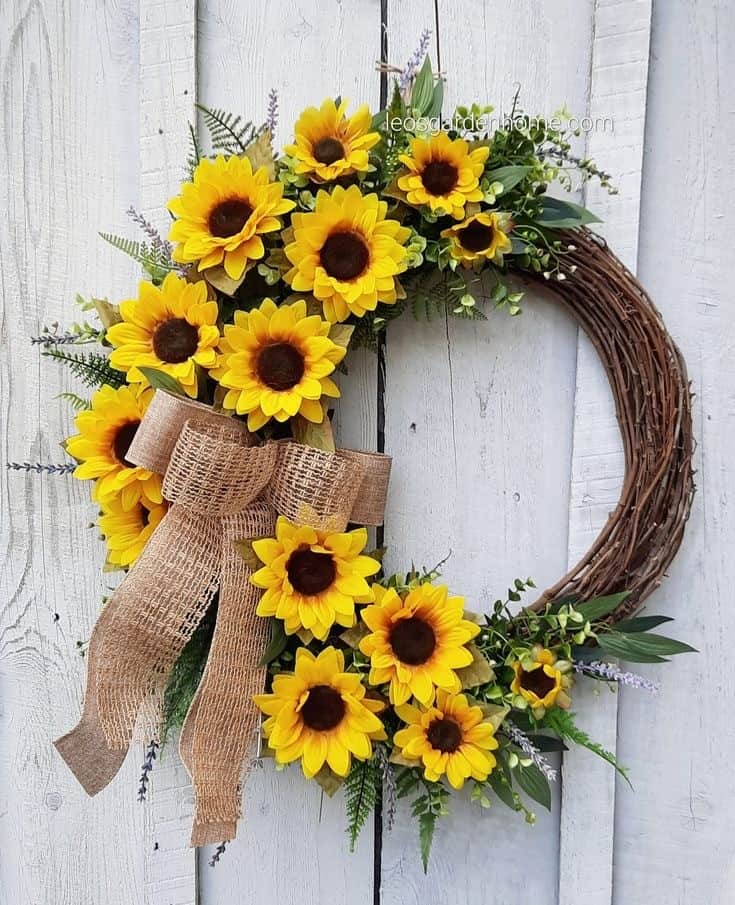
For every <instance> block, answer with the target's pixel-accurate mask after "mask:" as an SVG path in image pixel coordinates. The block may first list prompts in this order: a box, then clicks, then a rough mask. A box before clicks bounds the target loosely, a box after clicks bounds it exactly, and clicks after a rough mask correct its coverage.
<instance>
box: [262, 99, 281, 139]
mask: <svg viewBox="0 0 735 905" xmlns="http://www.w3.org/2000/svg"><path fill="white" fill-rule="evenodd" d="M265 124H266V127H267V128H268V130H269V131H270V133H271V135H275V132H276V126H277V125H278V92H277V91H276V89H275V88H271V90H270V91H269V92H268V114H267V116H266V118H265Z"/></svg>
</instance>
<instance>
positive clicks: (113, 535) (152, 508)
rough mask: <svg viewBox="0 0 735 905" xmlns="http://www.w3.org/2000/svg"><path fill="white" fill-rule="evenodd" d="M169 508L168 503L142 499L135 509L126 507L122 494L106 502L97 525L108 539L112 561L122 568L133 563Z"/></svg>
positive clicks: (109, 557)
mask: <svg viewBox="0 0 735 905" xmlns="http://www.w3.org/2000/svg"><path fill="white" fill-rule="evenodd" d="M167 508H168V507H167V505H166V503H165V502H164V503H159V504H156V505H154V504H149V503H145V502H143V501H142V500H139V501H138V502H137V503H136V504H135V505H134V506H133V507H132V508H131V509H123V505H122V501H121V500H120V497H112V498H111V499H110V500H109V501H108V502H106V503H103V504H102V512H101V514H100V517H99V519H98V521H97V525H98V527H99V529H100V531H101V532H102V535H103V536H104V538H105V541H106V542H107V561H108V563H110V564H111V565H115V566H120V568H122V569H126V568H127V567H128V566H132V565H133V563H134V562H135V561H136V560H137V559H138V557H139V556H140V554H141V553H142V552H143V547H145V545H146V544H147V543H148V539H149V538H150V536H151V534H153V532H154V530H155V528H156V526H157V525H158V524H159V522H160V521H161V519H162V518H163V516H164V515H165V514H166V509H167Z"/></svg>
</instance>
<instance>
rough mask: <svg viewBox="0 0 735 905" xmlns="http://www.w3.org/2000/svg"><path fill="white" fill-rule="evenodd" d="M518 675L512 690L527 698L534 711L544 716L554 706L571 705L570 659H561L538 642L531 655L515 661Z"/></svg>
mask: <svg viewBox="0 0 735 905" xmlns="http://www.w3.org/2000/svg"><path fill="white" fill-rule="evenodd" d="M512 666H513V672H514V673H515V678H514V679H513V681H512V682H511V685H510V690H511V691H512V692H513V694H515V695H518V696H519V697H520V698H522V701H521V702H520V703H522V702H523V701H526V702H527V704H528V706H529V707H530V708H531V710H532V712H533V715H534V716H535V717H536V718H537V719H541V717H542V716H543V715H544V713H545V712H546V711H547V710H548V709H549V708H550V707H561V708H562V709H564V710H566V709H567V708H568V707H569V706H570V705H571V698H570V697H569V695H568V694H567V689H568V688H569V687H571V684H572V683H571V677H570V676H568V675H567V672H568V669H567V666H568V664H567V661H560V660H558V658H557V656H556V654H555V653H554V652H553V651H550V650H549V649H548V648H546V647H541V646H540V645H534V647H533V648H532V649H531V652H530V654H529V656H528V657H526V658H524V659H523V660H516V661H515V662H514V663H513V664H512Z"/></svg>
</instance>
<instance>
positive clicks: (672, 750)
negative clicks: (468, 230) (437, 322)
mask: <svg viewBox="0 0 735 905" xmlns="http://www.w3.org/2000/svg"><path fill="white" fill-rule="evenodd" d="M734 41H735V16H734V15H733V8H732V4H729V3H725V4H710V3H697V4H692V3H687V2H682V0H675V2H670V3H667V4H665V5H663V4H659V3H656V4H654V7H653V26H652V35H651V75H650V83H649V92H648V115H647V126H646V152H645V157H644V167H643V177H644V178H643V196H642V209H641V239H640V252H639V275H640V277H641V279H642V280H643V282H644V284H645V285H646V286H647V287H648V289H649V290H650V291H651V293H652V296H653V298H654V299H655V300H656V302H657V304H658V305H659V307H660V308H661V310H662V313H663V316H664V318H665V320H666V323H667V326H668V328H669V329H670V331H671V332H672V334H673V336H674V337H675V338H676V339H677V341H678V342H679V344H680V346H681V348H682V350H683V352H684V355H685V356H686V359H687V362H688V365H689V376H690V378H691V380H692V384H693V390H694V392H695V393H696V399H695V433H696V436H697V440H698V443H699V446H698V451H697V461H696V464H695V468H696V469H697V484H698V495H697V497H696V498H695V507H694V511H693V513H692V518H691V520H690V524H689V527H688V531H687V534H686V536H685V538H684V544H683V547H682V550H681V552H680V554H679V556H678V558H677V559H676V561H675V562H674V564H673V566H672V568H671V570H670V577H669V579H668V581H666V582H665V583H664V585H663V586H662V588H661V589H660V591H659V593H657V595H656V597H655V598H654V599H653V600H652V602H651V604H650V605H649V610H651V611H653V612H664V613H667V614H668V615H670V616H674V617H676V622H675V623H674V625H673V631H672V633H673V634H676V636H677V637H680V638H684V639H686V640H689V641H691V642H692V643H693V644H694V645H695V646H696V647H698V648H699V650H700V653H699V654H693V655H688V656H686V657H681V658H676V659H674V660H673V661H672V662H671V663H669V664H667V665H665V666H660V667H641V669H640V671H641V672H644V673H645V674H646V675H648V676H649V677H651V678H656V679H659V680H660V681H661V683H662V688H661V692H660V693H659V695H658V696H656V697H655V698H654V699H653V700H651V699H650V698H648V697H647V696H645V695H644V694H643V693H641V692H636V691H634V690H633V689H630V690H627V689H626V691H625V693H624V694H623V695H622V696H621V701H620V736H619V740H618V753H619V755H620V758H621V760H622V761H623V763H625V764H627V765H628V766H629V767H630V769H631V775H632V777H633V781H634V783H635V788H636V791H635V792H630V791H628V790H626V789H625V788H624V787H623V786H621V787H619V789H618V794H617V806H616V834H615V837H616V844H615V861H614V891H615V895H614V898H613V901H614V902H615V903H616V905H625V903H628V902H667V903H671V905H675V903H676V905H684V903H686V905H726V903H729V902H732V900H733V890H735V869H734V867H733V866H734V865H735V841H734V840H733V838H732V833H731V830H730V827H731V822H732V810H733V802H735V778H734V777H733V770H732V755H731V752H732V751H733V749H734V747H735V730H734V729H733V725H732V720H731V719H730V714H731V713H732V712H733V708H734V707H735V691H734V690H733V683H732V681H731V670H730V662H731V651H732V637H733V634H734V632H735V617H734V615H733V607H732V603H731V598H732V588H733V585H735V562H734V560H733V555H732V553H733V549H732V547H733V545H732V539H733V537H735V505H734V503H733V501H734V500H735V477H734V475H735V472H734V471H733V467H732V450H733V448H734V447H735V372H734V370H733V366H732V362H733V351H734V350H735V313H734V312H733V305H732V272H731V267H732V253H731V241H730V237H731V235H732V231H733V228H735V215H734V214H733V209H732V203H731V199H732V196H733V191H734V190H735V179H734V178H733V169H732V147H733V142H734V141H735V120H734V119H733V115H732V110H733V104H732V85H733V83H734V82H735V59H734V58H733V54H732V47H733V42H734ZM628 691H629V692H630V693H628Z"/></svg>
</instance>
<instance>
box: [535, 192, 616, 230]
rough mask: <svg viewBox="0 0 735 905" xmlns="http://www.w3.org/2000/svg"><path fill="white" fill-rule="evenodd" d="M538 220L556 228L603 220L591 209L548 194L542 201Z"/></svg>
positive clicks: (543, 224)
mask: <svg viewBox="0 0 735 905" xmlns="http://www.w3.org/2000/svg"><path fill="white" fill-rule="evenodd" d="M537 222H538V223H540V224H541V225H542V226H550V227H552V228H555V229H570V228H573V227H575V226H584V225H585V224H587V223H600V222H601V221H600V218H599V217H596V216H595V215H594V214H593V213H592V212H591V211H588V210H587V209H586V208H584V207H580V206H579V205H578V204H572V202H571V201H562V200H561V199H560V198H552V197H551V196H550V195H547V196H545V197H544V199H543V201H542V209H541V214H540V215H539V217H538V218H537Z"/></svg>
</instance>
